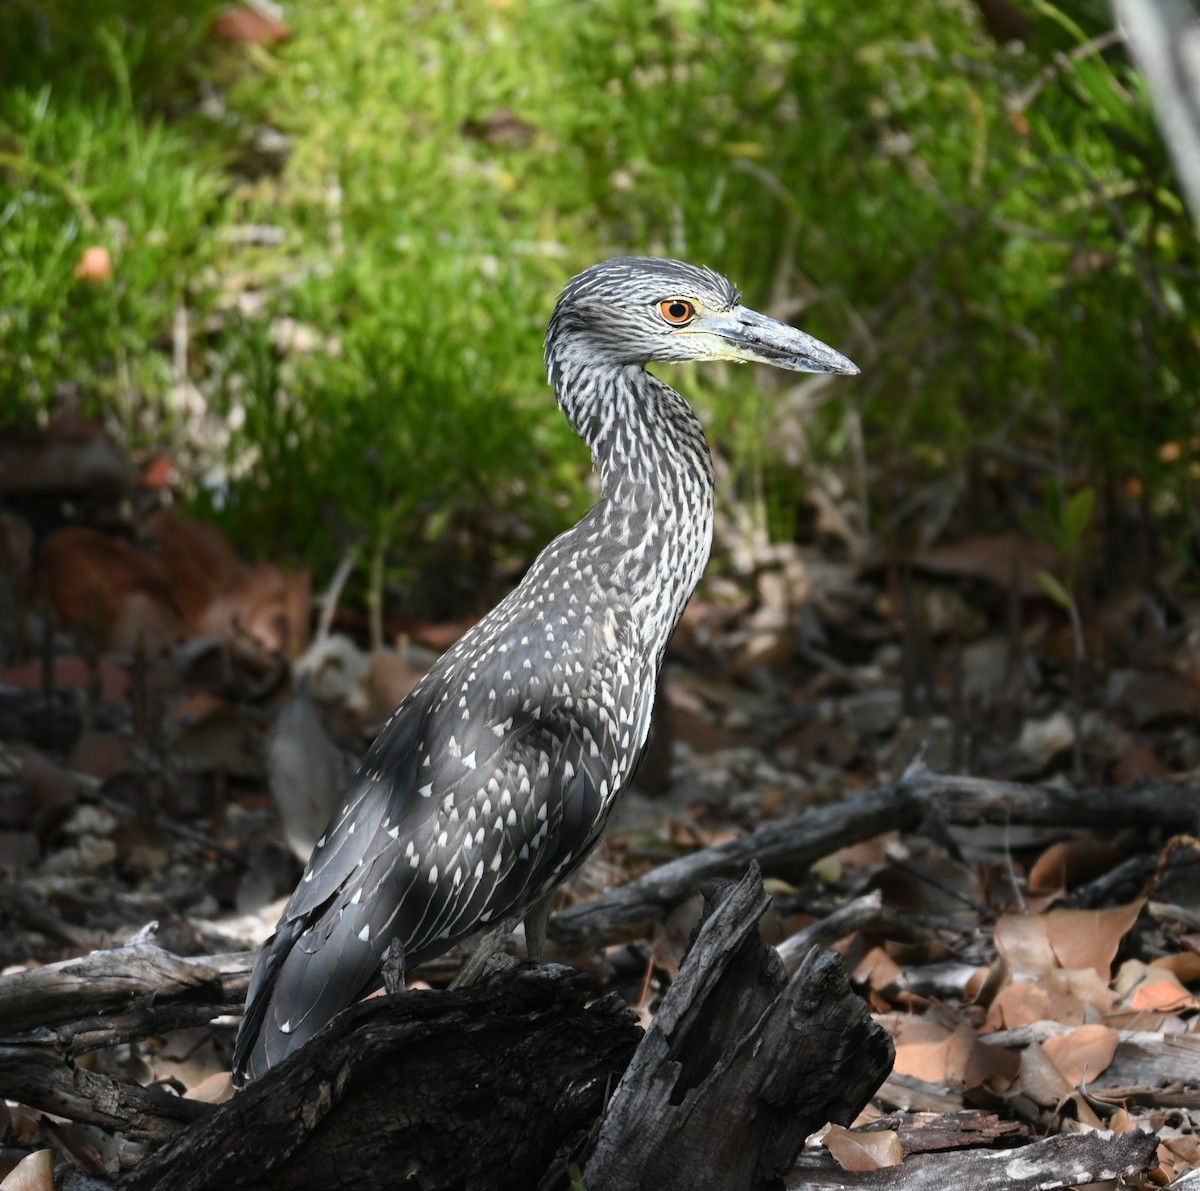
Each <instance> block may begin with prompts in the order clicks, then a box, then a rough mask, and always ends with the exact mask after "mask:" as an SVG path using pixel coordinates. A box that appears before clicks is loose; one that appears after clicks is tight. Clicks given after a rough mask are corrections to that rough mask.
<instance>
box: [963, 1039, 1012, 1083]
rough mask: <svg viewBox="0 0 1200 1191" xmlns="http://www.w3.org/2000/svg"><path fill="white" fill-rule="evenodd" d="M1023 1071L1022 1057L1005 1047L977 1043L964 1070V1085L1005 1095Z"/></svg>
mask: <svg viewBox="0 0 1200 1191" xmlns="http://www.w3.org/2000/svg"><path fill="white" fill-rule="evenodd" d="M1020 1069H1021V1056H1020V1054H1019V1053H1018V1052H1016V1051H1013V1050H1006V1049H1005V1048H1004V1047H1003V1046H988V1045H987V1043H985V1042H981V1041H976V1043H975V1045H974V1046H973V1047H972V1048H971V1053H970V1056H969V1057H968V1058H967V1062H966V1065H965V1066H964V1068H963V1085H964V1087H967V1088H986V1089H987V1090H988V1091H990V1092H995V1093H999V1094H1001V1095H1003V1094H1004V1093H1005V1092H1007V1091H1008V1089H1009V1087H1010V1086H1011V1084H1012V1081H1013V1080H1014V1079H1016V1077H1017V1073H1018V1072H1019V1071H1020Z"/></svg>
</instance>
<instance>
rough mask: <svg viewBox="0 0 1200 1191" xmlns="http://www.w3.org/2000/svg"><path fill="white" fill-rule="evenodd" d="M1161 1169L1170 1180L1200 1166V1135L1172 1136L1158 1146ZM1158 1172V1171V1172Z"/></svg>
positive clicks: (1172, 1180)
mask: <svg viewBox="0 0 1200 1191" xmlns="http://www.w3.org/2000/svg"><path fill="white" fill-rule="evenodd" d="M1158 1163H1159V1171H1161V1172H1162V1174H1163V1175H1164V1176H1165V1177H1166V1179H1167V1180H1168V1181H1169V1182H1172V1183H1173V1182H1174V1181H1175V1180H1176V1179H1177V1178H1178V1177H1179V1176H1180V1175H1182V1174H1187V1173H1188V1172H1189V1171H1191V1170H1195V1169H1196V1167H1198V1166H1200V1137H1196V1136H1195V1135H1194V1134H1192V1135H1185V1136H1183V1137H1171V1138H1167V1139H1166V1140H1164V1141H1162V1142H1161V1143H1160V1145H1159V1147H1158ZM1156 1173H1157V1172H1156Z"/></svg>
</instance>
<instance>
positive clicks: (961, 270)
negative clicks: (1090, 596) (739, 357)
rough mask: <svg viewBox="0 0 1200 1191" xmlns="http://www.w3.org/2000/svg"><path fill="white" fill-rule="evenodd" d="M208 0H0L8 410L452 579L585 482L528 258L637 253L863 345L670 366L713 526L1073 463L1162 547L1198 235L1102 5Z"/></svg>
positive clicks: (891, 521)
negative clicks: (96, 432)
mask: <svg viewBox="0 0 1200 1191" xmlns="http://www.w3.org/2000/svg"><path fill="white" fill-rule="evenodd" d="M165 13H169V15H164V14H165ZM229 15H230V14H229V12H228V10H227V8H226V5H225V4H223V3H215V2H214V0H179V2H178V3H176V4H173V5H171V6H169V7H164V6H163V5H161V4H159V3H157V2H156V0H129V2H120V0H0V45H2V46H3V52H2V54H0V423H42V424H45V423H46V422H48V421H49V420H50V419H52V418H53V417H55V416H57V415H59V414H62V413H64V412H80V413H83V414H85V415H87V416H89V417H93V418H96V419H98V420H100V421H101V422H102V423H103V424H104V425H105V426H106V427H107V428H108V429H109V430H110V432H112V433H113V434H115V435H116V436H118V437H119V438H120V439H121V440H122V441H123V442H125V443H126V444H128V446H129V448H130V449H131V450H132V451H134V452H135V453H136V454H137V456H138V457H139V458H149V457H151V456H152V455H155V454H166V455H168V456H170V457H171V458H172V459H173V460H174V462H175V464H176V467H177V470H178V476H179V481H178V483H179V489H180V492H181V493H182V495H183V497H184V499H185V501H186V502H187V504H188V505H189V506H190V508H192V509H193V510H195V511H198V512H199V513H201V514H202V515H205V516H211V517H214V518H216V519H218V520H219V521H220V522H221V523H222V524H223V525H224V527H225V528H226V529H227V530H229V531H230V532H231V533H232V534H233V536H234V537H235V539H236V540H237V541H238V542H239V543H240V545H241V546H242V547H243V548H244V549H245V550H246V551H247V552H250V553H252V554H257V555H275V556H282V557H284V558H291V559H295V560H304V561H306V562H308V563H311V564H312V565H313V566H314V569H315V573H316V575H317V577H318V581H319V582H320V581H321V577H322V575H323V574H328V572H329V571H330V570H332V568H333V566H334V565H335V564H336V561H337V559H338V557H339V556H340V555H341V554H342V552H343V551H344V550H345V549H346V548H347V547H349V546H352V545H357V546H360V547H362V548H363V549H364V553H363V554H362V555H361V557H363V558H364V559H373V560H374V561H375V564H376V566H377V568H381V569H382V570H383V571H384V572H386V574H387V576H388V579H389V582H390V583H391V585H392V588H393V590H395V591H398V592H400V593H401V594H402V596H403V598H405V599H406V600H408V601H409V602H410V603H411V604H412V605H413V607H414V609H420V610H422V611H425V612H432V613H433V614H442V615H445V614H450V613H453V612H454V611H457V610H461V609H462V608H464V607H468V606H472V605H474V606H477V601H479V600H480V599H481V598H484V597H486V598H491V597H492V596H493V595H494V594H495V591H494V590H491V591H488V590H487V587H488V584H489V583H492V582H494V581H495V577H496V576H499V577H500V579H501V581H503V580H504V579H505V578H506V577H511V576H512V575H514V574H516V573H517V572H519V570H520V568H521V567H522V566H523V565H524V564H525V563H527V562H528V561H529V559H530V558H531V557H532V555H533V553H534V552H535V551H536V549H537V548H538V547H539V546H540V545H541V544H542V543H543V542H544V541H545V540H546V538H547V537H548V536H549V535H550V534H551V533H552V532H553V531H554V530H556V529H559V528H561V527H563V526H564V525H566V524H567V523H569V522H570V520H572V519H573V518H574V517H575V516H576V515H577V514H578V513H579V512H580V511H581V510H582V508H583V507H585V505H586V503H587V501H588V499H589V492H590V489H589V482H588V480H587V471H588V460H587V457H586V451H585V449H584V448H583V447H582V445H581V444H578V443H577V442H576V441H575V440H574V439H573V436H572V435H571V433H570V431H569V429H568V428H567V426H566V425H565V423H564V422H563V420H562V418H561V416H560V415H559V414H558V412H557V410H556V409H555V407H554V403H553V401H552V399H551V397H550V394H549V392H548V390H547V389H546V387H545V381H544V377H543V374H542V371H541V338H542V334H543V331H544V327H545V324H546V320H547V317H548V315H549V313H550V310H551V308H552V305H553V302H554V299H555V296H556V294H557V292H558V291H559V289H560V288H561V286H562V284H563V283H564V281H565V280H566V278H567V277H569V276H570V275H571V274H572V273H574V272H577V271H578V270H579V269H581V268H584V267H586V266H587V265H588V264H590V263H592V262H593V261H595V260H597V259H599V258H602V257H605V256H609V255H614V254H618V253H629V252H637V253H642V252H645V253H658V254H669V255H676V256H681V257H685V258H688V259H691V260H694V261H697V262H703V263H707V264H710V265H713V266H715V267H717V268H719V269H721V270H722V271H724V272H726V273H728V274H729V275H730V276H732V277H733V278H734V279H735V281H736V282H737V283H738V284H739V285H740V286H741V287H742V288H743V291H744V293H745V295H746V299H747V302H748V304H750V305H753V306H756V307H758V308H759V309H768V310H770V312H771V313H773V314H776V315H778V316H779V317H782V318H785V319H788V320H790V321H794V322H796V323H798V324H799V325H802V326H803V327H804V328H805V329H806V330H808V331H810V332H812V333H813V334H815V335H817V336H818V337H820V338H822V339H824V340H826V341H827V342H829V343H831V344H833V345H834V346H836V347H837V348H839V349H840V350H842V351H844V352H846V353H847V354H848V355H850V356H851V357H852V358H853V359H855V360H856V361H857V362H858V363H859V364H860V366H861V367H862V369H863V375H862V377H861V378H860V379H859V380H857V381H855V382H853V383H849V384H845V383H842V384H839V385H838V386H836V387H826V386H825V385H823V384H822V383H821V382H819V381H817V382H812V381H809V382H804V383H801V384H798V385H797V384H795V383H794V381H793V380H791V379H789V378H787V377H781V376H778V375H764V374H761V373H756V372H752V371H747V370H738V369H733V368H729V369H703V370H701V369H697V370H695V371H694V372H692V371H688V370H684V369H678V370H672V371H671V373H670V380H671V382H672V383H673V384H675V385H677V386H678V387H680V388H681V389H683V390H684V391H685V392H686V393H687V394H688V396H689V397H691V398H692V399H693V400H694V401H695V402H696V403H697V405H698V406H699V408H700V409H701V412H702V414H703V416H704V418H705V420H706V423H707V424H708V426H709V428H710V430H711V433H712V437H713V439H714V444H715V447H716V449H717V452H718V455H719V458H720V460H721V462H722V470H723V472H724V473H725V482H724V485H723V490H724V493H725V496H724V499H726V500H727V501H730V502H733V503H735V504H736V505H737V506H738V509H739V512H741V513H742V514H743V517H742V521H743V523H745V520H746V517H745V515H747V514H748V516H749V520H750V522H751V523H752V524H753V525H754V526H755V527H756V528H757V530H759V531H760V532H761V533H763V534H770V535H772V536H774V537H776V538H778V539H784V540H787V539H792V538H794V537H796V536H797V535H800V534H806V533H811V532H812V522H813V515H812V508H813V507H814V505H813V497H814V494H820V495H823V497H824V498H825V501H826V504H828V503H829V502H833V503H835V504H837V505H838V506H839V507H840V508H842V509H843V510H844V511H845V512H846V515H847V516H848V517H849V519H850V520H851V521H852V522H853V528H854V530H855V532H856V534H857V535H859V536H860V538H861V540H862V541H863V542H864V543H868V547H867V548H868V549H873V550H876V551H877V552H878V551H883V552H884V553H887V554H889V555H891V556H897V555H901V554H903V553H904V552H906V551H910V550H912V549H914V548H916V547H918V546H921V545H924V544H927V542H928V541H930V540H932V539H934V538H936V537H938V536H940V535H942V534H943V533H945V532H946V531H947V530H952V531H953V530H958V531H960V532H961V531H966V530H968V529H981V528H991V529H996V528H1003V527H1005V526H1007V525H1010V524H1012V523H1014V522H1016V521H1018V520H1020V519H1021V517H1022V514H1023V513H1024V512H1025V511H1026V510H1025V509H1024V508H1023V507H1022V506H1024V505H1029V506H1031V507H1033V506H1038V507H1040V505H1041V501H1042V494H1043V490H1046V489H1050V490H1052V491H1053V492H1059V493H1061V492H1066V491H1070V490H1072V489H1075V490H1078V489H1080V488H1085V487H1086V488H1091V489H1094V490H1095V492H1096V493H1097V494H1098V495H1099V498H1100V499H1099V501H1098V503H1097V509H1098V516H1099V518H1100V519H1101V522H1102V525H1103V528H1104V530H1105V533H1104V541H1105V542H1106V543H1107V545H1108V552H1109V553H1110V554H1113V555H1121V554H1123V555H1124V556H1125V557H1126V558H1128V556H1129V555H1130V553H1131V551H1130V541H1131V536H1130V535H1131V534H1135V535H1136V539H1137V541H1138V542H1139V543H1140V557H1142V558H1143V561H1144V562H1145V561H1146V560H1148V559H1149V558H1150V557H1151V556H1152V555H1155V554H1156V553H1157V554H1158V555H1159V556H1161V554H1162V553H1164V552H1172V551H1175V552H1180V553H1182V554H1184V555H1185V556H1187V557H1189V559H1190V557H1191V555H1192V554H1194V550H1195V540H1196V521H1195V511H1196V501H1195V492H1194V488H1195V484H1196V480H1197V471H1196V467H1197V464H1196V455H1195V449H1194V447H1195V442H1196V439H1197V435H1198V434H1200V427H1198V426H1197V412H1198V411H1197V396H1198V393H1197V389H1198V384H1200V367H1198V365H1197V361H1198V360H1200V321H1198V315H1197V311H1200V300H1198V299H1200V280H1198V278H1200V260H1198V252H1197V243H1196V238H1195V235H1194V232H1193V229H1192V226H1191V224H1190V222H1189V219H1188V216H1187V214H1186V212H1185V210H1184V207H1183V204H1182V202H1181V199H1180V197H1179V193H1178V189H1177V186H1176V183H1175V181H1174V179H1173V177H1172V173H1171V169H1170V165H1169V162H1168V160H1167V157H1166V155H1165V152H1164V150H1163V148H1162V145H1161V143H1160V141H1159V138H1158V135H1157V132H1156V129H1155V127H1154V124H1153V120H1152V114H1151V111H1150V106H1149V100H1148V97H1147V94H1146V91H1145V88H1144V86H1143V84H1142V82H1141V80H1140V78H1139V77H1138V76H1137V75H1136V74H1135V72H1134V71H1133V70H1132V68H1131V67H1130V66H1129V64H1128V59H1127V56H1126V53H1125V50H1124V47H1123V45H1122V44H1121V41H1120V39H1119V37H1118V36H1116V35H1115V34H1114V33H1113V22H1112V16H1111V13H1110V11H1109V9H1108V7H1107V5H1106V4H1104V3H1101V2H1099V0H1061V2H1060V3H1058V4H1057V5H1056V4H1052V3H1049V2H1048V0H1010V2H1003V0H978V3H971V2H969V0H909V2H907V3H905V4H863V5H852V4H846V3H844V0H656V2H651V0H597V2H595V3H589V4H562V3H559V2H557V0H460V2H458V3H454V4H446V3H432V2H430V3H397V2H396V0H357V2H353V3H351V2H347V3H339V4H329V3H317V2H315V0H296V2H295V3H292V4H289V5H287V6H286V9H285V10H284V11H283V13H282V16H283V19H284V20H285V21H286V34H287V36H286V37H284V38H282V39H281V40H277V41H275V40H271V39H270V38H267V39H266V40H260V39H258V38H257V37H251V38H249V39H247V37H246V36H245V35H244V33H239V31H238V29H237V27H236V25H231V24H230V20H229ZM277 32H283V30H282V29H280V30H277ZM89 247H102V248H104V249H106V250H107V253H108V260H109V261H110V262H111V276H109V275H107V272H106V270H105V269H103V268H101V269H100V270H99V271H98V272H96V271H92V272H93V273H94V275H89V270H88V269H87V268H82V269H81V267H80V264H81V260H82V259H83V254H84V251H85V249H87V248H89ZM81 274H82V275H81ZM1133 553H1138V552H1133ZM1192 565H1194V564H1192ZM367 570H368V568H363V570H362V573H361V575H360V582H362V581H363V580H364V579H365V575H366V573H367ZM430 591H436V593H437V594H436V597H430V596H429V593H430Z"/></svg>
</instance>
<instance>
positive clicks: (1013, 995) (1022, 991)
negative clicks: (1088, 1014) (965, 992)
mask: <svg viewBox="0 0 1200 1191" xmlns="http://www.w3.org/2000/svg"><path fill="white" fill-rule="evenodd" d="M1084 1015H1085V1010H1084V1004H1083V1002H1082V1001H1081V1000H1079V998H1078V997H1076V996H1075V995H1074V994H1073V993H1072V992H1070V991H1069V989H1068V988H1067V987H1066V986H1065V984H1064V982H1062V981H1056V980H1049V979H1047V980H1038V981H1034V980H1018V981H1015V982H1014V983H1013V984H1010V985H1009V986H1008V987H1007V988H1005V989H1002V990H1001V991H1000V993H999V995H998V996H997V997H996V999H995V1000H994V1001H993V1002H992V1004H991V1008H989V1009H988V1014H987V1021H986V1024H985V1026H984V1031H983V1032H984V1033H990V1032H992V1031H994V1030H1015V1029H1018V1028H1019V1027H1020V1026H1028V1025H1032V1024H1033V1023H1034V1022H1035V1021H1056V1022H1060V1023H1061V1024H1063V1025H1075V1026H1081V1025H1083V1021H1084Z"/></svg>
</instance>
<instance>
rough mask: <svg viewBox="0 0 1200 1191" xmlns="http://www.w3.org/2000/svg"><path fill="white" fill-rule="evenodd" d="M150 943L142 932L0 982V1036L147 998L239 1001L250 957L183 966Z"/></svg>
mask: <svg viewBox="0 0 1200 1191" xmlns="http://www.w3.org/2000/svg"><path fill="white" fill-rule="evenodd" d="M151 936H152V931H142V932H141V933H139V934H138V935H137V936H136V937H135V938H133V939H130V940H129V942H128V943H126V944H125V945H124V946H123V947H113V948H110V949H108V950H105V951H93V952H92V953H91V954H90V955H84V956H81V957H80V958H79V959H67V960H63V961H62V962H61V963H56V964H45V965H44V966H43V967H40V968H30V969H29V970H28V971H25V972H14V973H12V974H11V975H9V976H5V977H3V978H0V1031H3V1034H4V1036H6V1037H7V1036H10V1035H12V1034H15V1033H17V1032H18V1031H22V1030H30V1029H33V1028H35V1027H38V1026H51V1025H57V1024H59V1023H64V1022H73V1021H77V1020H78V1019H79V1018H89V1017H94V1016H95V1015H97V1014H101V1013H106V1012H109V1011H123V1010H127V1009H129V1008H130V1007H132V1006H134V1005H136V1004H137V1003H138V1002H139V1001H142V1000H144V999H146V998H153V999H154V1000H156V1001H159V1002H162V1001H173V1002H191V1003H193V1004H206V1005H225V1004H234V1003H240V1002H241V1001H242V1000H243V998H244V997H245V995H246V986H247V984H248V982H249V979H250V966H251V964H253V962H254V955H253V953H251V952H242V953H235V954H232V955H202V956H194V957H191V958H184V957H182V956H178V955H172V954H171V953H170V952H169V951H164V950H163V949H162V948H161V947H158V946H156V945H155V944H154V943H153V942H151V941H150V938H151ZM146 1032H147V1033H149V1032H150V1031H148V1030H147V1031H146ZM143 1036H144V1035H143Z"/></svg>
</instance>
